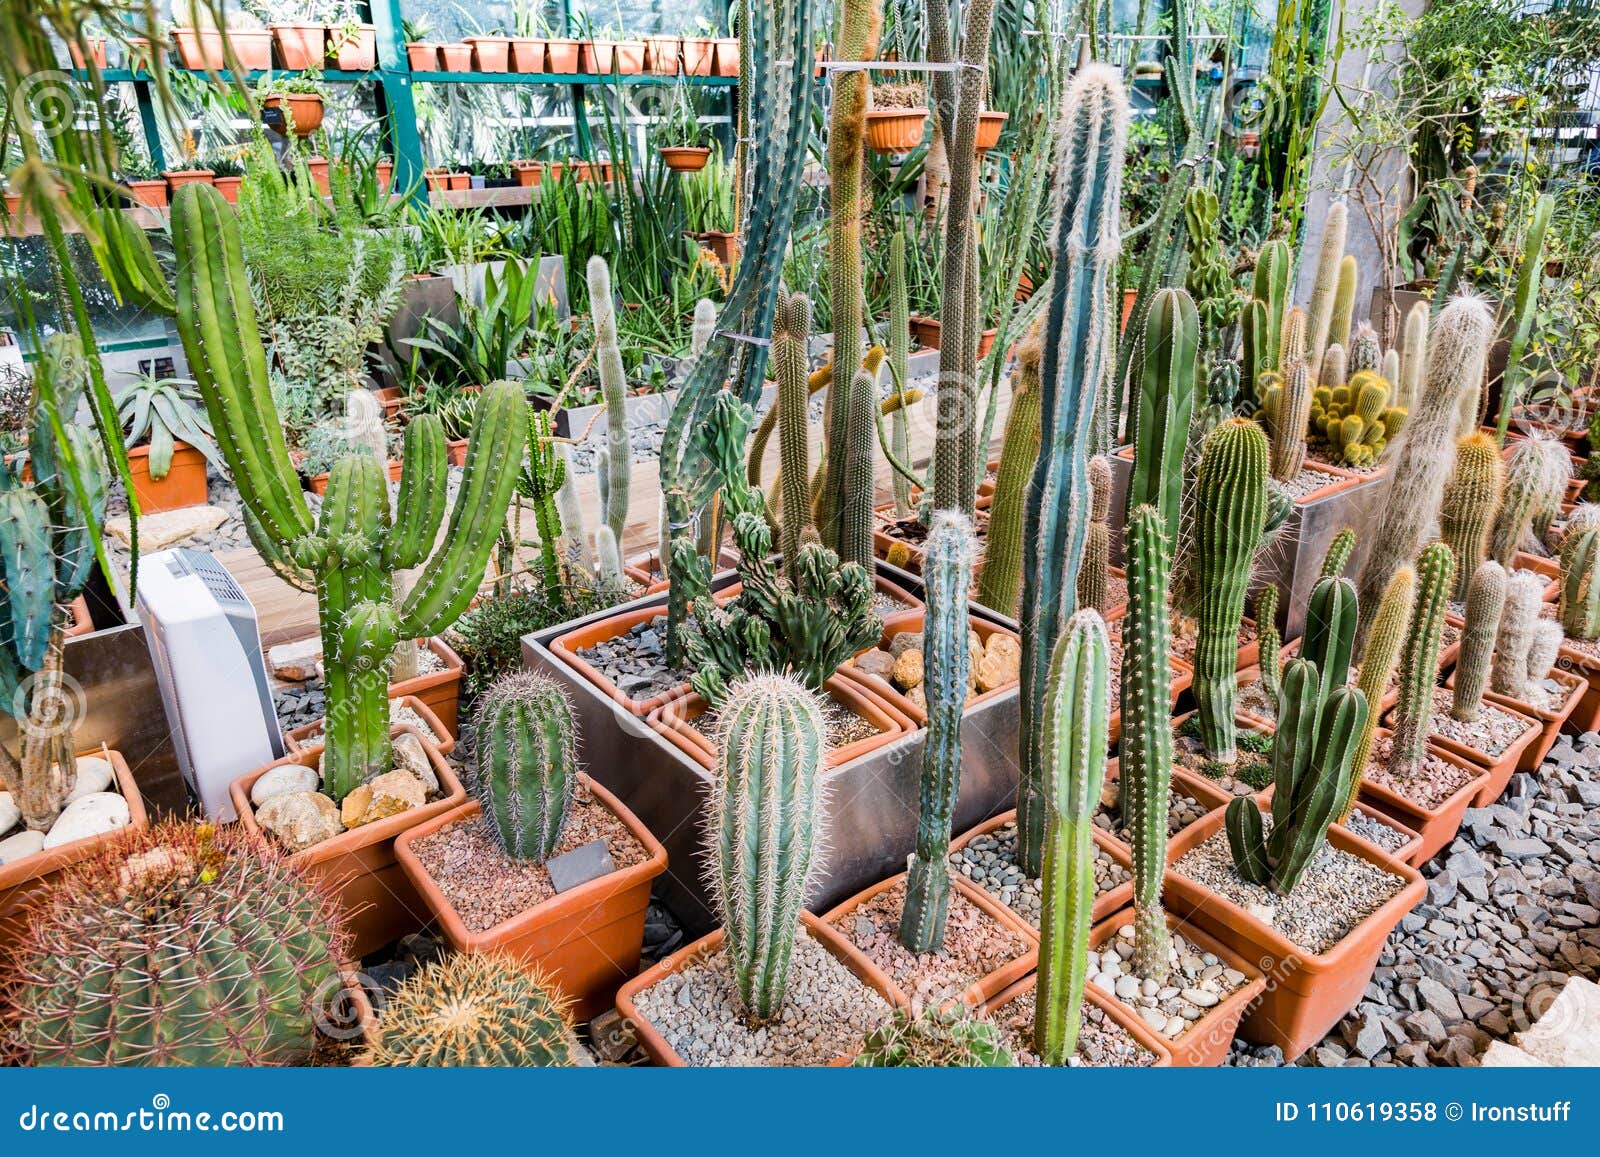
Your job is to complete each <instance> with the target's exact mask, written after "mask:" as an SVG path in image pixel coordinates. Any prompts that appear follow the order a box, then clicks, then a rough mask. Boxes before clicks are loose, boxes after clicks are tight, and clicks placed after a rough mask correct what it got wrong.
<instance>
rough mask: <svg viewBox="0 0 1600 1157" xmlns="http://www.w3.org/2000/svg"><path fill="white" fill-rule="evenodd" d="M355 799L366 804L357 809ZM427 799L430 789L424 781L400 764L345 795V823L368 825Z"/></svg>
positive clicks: (356, 825) (422, 802)
mask: <svg viewBox="0 0 1600 1157" xmlns="http://www.w3.org/2000/svg"><path fill="white" fill-rule="evenodd" d="M358 797H360V798H359V799H358ZM352 800H356V801H357V803H358V804H364V806H360V808H359V810H357V809H356V807H353V806H352V803H351V801H352ZM427 802H428V789H427V788H426V787H424V786H423V784H422V781H421V780H420V779H418V778H417V777H416V776H414V775H412V774H411V773H410V772H409V771H406V770H405V769H404V768H396V769H395V770H394V771H389V772H385V773H384V774H383V775H380V776H378V778H377V779H374V780H373V781H372V782H370V783H364V784H362V785H361V786H360V787H358V788H356V789H355V791H353V792H351V793H350V794H349V795H348V796H346V797H345V801H344V805H345V806H344V813H343V818H344V826H345V827H347V828H359V827H364V826H365V825H367V824H370V823H376V822H377V821H378V820H382V819H388V818H389V817H390V816H393V815H399V814H400V813H401V812H403V811H410V810H411V809H412V808H419V807H421V806H422V805H423V804H425V803H427ZM352 816H354V818H353V819H352Z"/></svg>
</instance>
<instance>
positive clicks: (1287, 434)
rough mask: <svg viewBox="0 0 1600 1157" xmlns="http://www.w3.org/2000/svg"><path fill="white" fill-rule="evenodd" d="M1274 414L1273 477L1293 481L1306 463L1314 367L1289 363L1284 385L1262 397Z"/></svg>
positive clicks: (1272, 414)
mask: <svg viewBox="0 0 1600 1157" xmlns="http://www.w3.org/2000/svg"><path fill="white" fill-rule="evenodd" d="M1263 406H1264V408H1265V409H1266V410H1267V412H1268V413H1269V414H1270V415H1271V425H1272V476H1273V477H1274V478H1276V479H1277V480H1278V481H1279V482H1292V481H1293V480H1294V479H1295V477H1296V476H1297V475H1298V474H1299V473H1300V470H1301V467H1303V466H1304V465H1305V464H1306V429H1307V426H1308V425H1309V423H1310V421H1311V368H1310V366H1308V365H1307V364H1306V362H1305V361H1304V360H1303V359H1296V360H1295V361H1292V362H1290V363H1289V365H1288V368H1287V369H1285V370H1284V373H1283V384H1282V386H1280V387H1278V388H1277V390H1276V392H1275V393H1269V394H1268V395H1267V396H1266V397H1264V398H1263Z"/></svg>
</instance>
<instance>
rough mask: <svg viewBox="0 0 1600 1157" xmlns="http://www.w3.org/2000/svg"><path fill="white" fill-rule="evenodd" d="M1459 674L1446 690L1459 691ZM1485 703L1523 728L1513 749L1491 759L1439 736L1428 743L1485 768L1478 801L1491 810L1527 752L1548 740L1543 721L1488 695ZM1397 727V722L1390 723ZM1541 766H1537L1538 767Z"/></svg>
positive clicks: (1510, 748)
mask: <svg viewBox="0 0 1600 1157" xmlns="http://www.w3.org/2000/svg"><path fill="white" fill-rule="evenodd" d="M1455 683H1456V673H1455V672H1454V671H1452V672H1450V677H1449V678H1448V679H1446V680H1445V686H1446V687H1448V688H1451V689H1452V690H1453V689H1454V688H1455ZM1484 701H1485V702H1486V703H1489V704H1490V705H1491V706H1493V707H1496V708H1498V709H1499V710H1501V711H1504V712H1505V713H1506V714H1507V715H1510V716H1512V717H1514V718H1515V719H1517V720H1518V721H1519V722H1520V723H1522V724H1523V731H1522V734H1521V735H1519V736H1518V737H1517V738H1516V739H1515V740H1513V741H1512V743H1511V745H1510V746H1509V747H1507V748H1506V749H1505V750H1504V751H1502V752H1501V753H1500V754H1499V755H1490V754H1489V753H1488V752H1486V751H1479V750H1478V749H1477V748H1475V747H1469V746H1468V745H1467V744H1465V743H1460V742H1457V741H1456V740H1454V739H1450V738H1449V737H1447V736H1444V735H1440V734H1439V733H1438V732H1433V733H1431V734H1429V736H1428V741H1429V742H1430V743H1432V744H1433V745H1434V746H1435V747H1437V748H1439V749H1440V750H1441V751H1448V752H1449V753H1450V754H1451V755H1456V756H1459V757H1460V758H1462V759H1464V760H1466V761H1467V762H1468V763H1470V764H1473V765H1474V766H1476V767H1481V768H1483V769H1484V771H1485V772H1487V773H1488V776H1487V778H1486V779H1484V781H1483V785H1482V789H1481V790H1480V791H1479V792H1478V795H1477V797H1476V804H1475V806H1477V807H1488V806H1489V805H1490V804H1492V803H1493V802H1494V801H1495V800H1497V799H1499V798H1500V796H1501V794H1502V793H1504V791H1505V790H1506V784H1508V783H1510V782H1511V775H1512V773H1513V772H1515V771H1516V770H1517V769H1518V768H1519V767H1521V766H1522V759H1523V756H1524V755H1525V754H1526V753H1527V751H1528V750H1529V749H1530V748H1532V747H1534V746H1535V745H1536V744H1538V743H1540V742H1542V741H1543V739H1544V725H1543V724H1542V723H1540V721H1539V720H1537V719H1535V718H1534V717H1533V716H1532V715H1529V714H1527V713H1526V712H1523V711H1519V710H1517V709H1516V708H1515V707H1512V706H1510V705H1509V704H1507V703H1505V702H1503V701H1502V702H1496V701H1495V700H1493V699H1490V698H1489V696H1488V694H1487V693H1485V694H1484ZM1389 722H1390V724H1391V725H1392V724H1393V722H1394V721H1393V719H1392V718H1391V719H1390V720H1389ZM1536 766H1537V765H1536Z"/></svg>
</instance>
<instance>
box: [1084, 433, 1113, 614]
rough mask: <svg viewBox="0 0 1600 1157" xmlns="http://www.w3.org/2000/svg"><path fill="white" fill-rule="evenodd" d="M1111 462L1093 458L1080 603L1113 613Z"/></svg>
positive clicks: (1101, 458)
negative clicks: (1087, 532) (1110, 590)
mask: <svg viewBox="0 0 1600 1157" xmlns="http://www.w3.org/2000/svg"><path fill="white" fill-rule="evenodd" d="M1110 516H1111V463H1110V462H1108V461H1106V459H1105V458H1104V457H1096V458H1091V459H1089V534H1088V536H1087V537H1086V538H1085V539H1084V540H1083V569H1081V570H1080V571H1078V602H1079V604H1081V605H1082V606H1085V607H1089V608H1091V609H1093V610H1096V611H1099V612H1100V613H1101V614H1102V615H1104V614H1105V613H1106V611H1108V610H1110V608H1109V607H1108V606H1106V603H1107V602H1108V601H1109V595H1108V593H1107V588H1108V587H1109V586H1110V577H1111V576H1110V569H1111V526H1110V523H1109V519H1110Z"/></svg>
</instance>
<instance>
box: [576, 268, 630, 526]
mask: <svg viewBox="0 0 1600 1157" xmlns="http://www.w3.org/2000/svg"><path fill="white" fill-rule="evenodd" d="M587 272H588V280H589V317H590V320H591V321H592V322H593V323H594V364H595V369H596V370H597V371H598V373H599V375H600V394H601V397H603V398H604V399H605V406H606V460H605V466H604V473H603V474H601V477H602V478H603V479H604V491H605V493H604V495H603V496H602V500H601V504H602V506H603V507H604V508H605V511H604V513H605V523H606V525H607V526H609V527H610V528H611V533H612V534H614V535H616V537H617V541H618V542H621V541H622V534H623V530H624V529H625V528H626V527H627V525H628V484H629V480H630V479H631V478H632V476H633V445H632V443H631V442H630V440H629V437H628V406H627V398H628V375H627V374H626V373H625V372H624V371H623V368H622V347H621V346H620V345H619V344H618V342H617V311H616V306H615V305H614V304H613V302H612V297H611V269H610V267H609V266H607V265H606V259H605V258H604V257H601V256H599V255H598V254H597V255H595V256H594V257H591V258H589V267H588V270H587Z"/></svg>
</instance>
